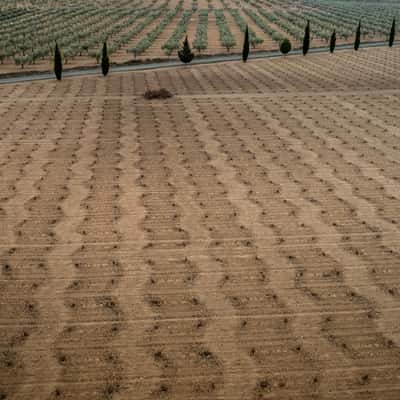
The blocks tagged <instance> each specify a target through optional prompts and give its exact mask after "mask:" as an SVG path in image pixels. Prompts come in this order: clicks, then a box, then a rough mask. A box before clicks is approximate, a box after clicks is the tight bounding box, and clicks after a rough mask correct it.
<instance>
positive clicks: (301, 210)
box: [0, 49, 400, 400]
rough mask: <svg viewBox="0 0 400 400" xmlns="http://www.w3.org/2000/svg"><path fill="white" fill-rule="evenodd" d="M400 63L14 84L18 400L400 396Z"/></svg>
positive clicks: (5, 398)
mask: <svg viewBox="0 0 400 400" xmlns="http://www.w3.org/2000/svg"><path fill="white" fill-rule="evenodd" d="M399 62H400V51H399V50H398V49H391V50H389V49H370V50H361V51H359V52H358V53H354V52H341V53H340V54H335V55H328V54H325V55H324V54H318V55H311V56H307V57H290V58H280V59H273V60H259V61H254V62H253V61H252V62H249V63H247V64H242V63H227V64H220V65H204V66H198V67H181V68H176V69H169V70H162V71H151V72H140V73H125V74H112V73H111V75H110V76H109V77H108V78H106V79H104V78H100V77H85V78H79V79H66V80H63V81H62V82H56V81H54V82H34V83H28V84H18V85H7V86H1V87H0V95H1V96H0V115H1V121H2V124H1V125H0V268H1V270H0V399H1V400H28V399H29V400H32V399H34V400H36V399H38V400H39V399H40V400H41V399H45V400H50V399H71V400H72V399H73V400H78V399H79V400H81V399H82V400H86V399H87V400H89V399H90V400H96V399H105V400H107V399H116V400H117V399H123V400H125V399H126V400H128V399H135V400H136V399H137V400H142V399H182V400H190V399H196V400H197V399H204V400H206V399H207V400H212V399H215V400H216V399H218V400H222V399H224V400H225V399H232V400H233V399H235V400H242V399H246V400H247V399H249V400H251V399H254V400H256V399H257V400H258V399H277V400H278V399H279V400H281V399H282V400H286V399H287V400H289V399H293V400H306V399H313V400H316V399H323V400H337V399H342V400H350V399H351V400H354V399H356V400H358V399H360V400H361V399H362V400H398V399H399V398H400V175H399V171H400V121H399V118H398V117H399V109H400V75H399V69H398V65H399ZM158 87H165V88H167V89H169V90H170V91H171V92H173V93H174V97H173V98H171V99H168V100H153V101H147V100H144V99H143V97H142V94H143V92H144V91H145V90H146V89H148V88H153V89H154V88H158Z"/></svg>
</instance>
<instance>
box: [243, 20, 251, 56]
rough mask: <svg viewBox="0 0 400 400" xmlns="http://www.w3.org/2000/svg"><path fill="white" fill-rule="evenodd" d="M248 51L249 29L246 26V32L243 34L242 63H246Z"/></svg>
mask: <svg viewBox="0 0 400 400" xmlns="http://www.w3.org/2000/svg"><path fill="white" fill-rule="evenodd" d="M249 51H250V43H249V27H248V25H246V31H245V33H244V43H243V52H242V59H243V62H246V61H247V58H248V57H249Z"/></svg>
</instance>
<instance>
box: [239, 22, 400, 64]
mask: <svg viewBox="0 0 400 400" xmlns="http://www.w3.org/2000/svg"><path fill="white" fill-rule="evenodd" d="M395 35H396V19H395V18H393V22H392V27H391V29H390V35H389V47H392V46H393V44H394V39H395ZM310 43H311V39H310V21H307V25H306V28H305V32H304V39H303V55H306V54H307V53H308V51H309V50H310ZM360 44H361V21H359V23H358V26H357V30H356V36H355V40H354V50H355V51H357V50H358V49H359V48H360ZM335 47H336V30H335V29H334V30H333V32H332V35H331V38H330V43H329V50H330V52H331V53H333V52H334V51H335ZM280 49H281V52H282V53H284V54H286V53H288V52H289V51H290V49H291V44H290V42H289V40H287V39H285V40H284V41H283V42H282V43H281V46H280ZM249 51H250V47H249V30H248V27H246V31H245V35H244V43H243V51H242V59H243V62H246V61H247V59H248V57H249Z"/></svg>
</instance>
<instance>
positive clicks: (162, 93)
mask: <svg viewBox="0 0 400 400" xmlns="http://www.w3.org/2000/svg"><path fill="white" fill-rule="evenodd" d="M172 96H173V94H172V93H171V92H170V91H169V90H167V89H164V88H161V89H155V90H150V89H149V90H146V92H145V93H144V95H143V97H144V98H145V99H147V100H152V99H168V98H170V97H172Z"/></svg>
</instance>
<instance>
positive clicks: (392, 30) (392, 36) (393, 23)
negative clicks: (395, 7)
mask: <svg viewBox="0 0 400 400" xmlns="http://www.w3.org/2000/svg"><path fill="white" fill-rule="evenodd" d="M395 35H396V18H393V22H392V29H390V36H389V47H392V46H393V43H394V37H395Z"/></svg>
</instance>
